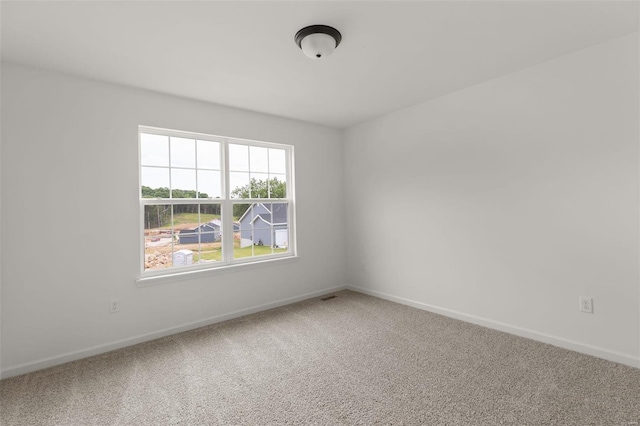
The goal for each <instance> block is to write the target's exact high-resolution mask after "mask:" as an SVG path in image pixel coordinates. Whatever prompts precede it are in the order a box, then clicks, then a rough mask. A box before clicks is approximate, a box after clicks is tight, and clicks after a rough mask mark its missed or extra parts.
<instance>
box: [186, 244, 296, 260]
mask: <svg viewBox="0 0 640 426" xmlns="http://www.w3.org/2000/svg"><path fill="white" fill-rule="evenodd" d="M286 251H287V249H284V248H277V249H274V250H273V253H286ZM267 254H271V247H268V246H253V254H251V246H249V247H245V248H240V247H234V248H233V258H234V259H240V258H243V257H251V256H264V255H267ZM199 260H217V261H220V260H222V249H220V248H215V249H208V250H207V249H204V250H202V251H201V252H200V254H198V252H197V251H194V253H193V261H194V262H197V261H199Z"/></svg>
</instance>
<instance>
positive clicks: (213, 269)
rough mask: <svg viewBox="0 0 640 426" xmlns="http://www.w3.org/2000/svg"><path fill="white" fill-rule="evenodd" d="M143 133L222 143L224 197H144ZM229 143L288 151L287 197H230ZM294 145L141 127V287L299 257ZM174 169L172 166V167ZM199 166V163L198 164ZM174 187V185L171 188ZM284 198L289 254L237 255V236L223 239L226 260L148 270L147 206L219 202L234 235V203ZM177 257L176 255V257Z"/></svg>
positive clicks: (224, 224) (226, 230)
mask: <svg viewBox="0 0 640 426" xmlns="http://www.w3.org/2000/svg"><path fill="white" fill-rule="evenodd" d="M143 133H148V134H154V135H159V136H168V137H179V138H187V139H197V140H206V141H211V142H217V143H219V144H220V146H221V149H220V183H221V192H222V196H221V198H143V197H142V193H141V192H140V188H141V187H142V167H143V166H142V142H141V135H142V134H143ZM229 144H237V145H246V146H257V147H262V148H275V149H282V150H284V151H285V154H286V168H285V172H286V191H287V194H286V195H287V197H286V198H230V195H231V188H230V187H229V186H230V182H229V174H230V171H229ZM294 164H295V159H294V147H293V145H286V144H279V143H272V142H265V141H256V140H251V139H243V138H235V137H229V136H219V135H210V134H203V133H198V132H186V131H183V130H171V129H164V128H158V127H153V126H144V125H139V126H138V198H139V209H140V211H139V215H140V222H139V238H140V250H139V254H140V262H139V271H138V277H137V279H136V284H137V285H138V286H146V285H151V284H155V283H160V282H169V281H179V280H184V279H190V278H198V277H201V276H204V275H208V274H213V273H216V274H218V273H224V272H230V271H238V270H243V269H251V268H254V267H263V266H270V265H273V264H280V263H283V261H285V260H289V261H290V260H295V259H297V257H298V256H297V238H296V231H295V229H296V208H295V176H294ZM168 167H169V168H170V169H171V166H170V165H169V166H168ZM196 167H197V165H196ZM170 189H173V188H170ZM278 201H283V202H286V203H287V204H288V209H287V217H288V233H289V235H288V237H289V241H288V250H287V252H285V253H272V254H268V255H261V256H251V257H246V258H238V259H234V258H233V242H234V239H233V238H223V239H222V260H221V261H218V262H212V263H206V264H193V265H189V266H184V267H173V266H172V267H169V268H166V269H153V270H145V235H144V230H145V227H144V226H145V225H144V210H145V206H146V205H153V204H159V205H174V204H207V203H213V204H216V203H219V204H220V213H221V218H220V219H221V231H222V235H233V234H234V232H233V225H234V222H233V219H232V220H226V218H228V217H231V218H233V205H234V203H238V202H241V203H242V204H253V203H277V202H278ZM172 258H173V256H172Z"/></svg>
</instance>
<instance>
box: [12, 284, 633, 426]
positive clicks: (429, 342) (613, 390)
mask: <svg viewBox="0 0 640 426" xmlns="http://www.w3.org/2000/svg"><path fill="white" fill-rule="evenodd" d="M337 295H338V297H336V298H334V299H332V300H328V301H321V300H320V299H319V298H318V299H311V300H308V301H304V302H300V303H296V304H293V305H289V306H285V307H282V308H278V309H274V310H270V311H266V312H262V313H258V314H254V315H249V316H246V317H243V318H239V319H235V320H232V321H227V322H224V323H220V324H216V325H212V326H209V327H204V328H200V329H197V330H194V331H190V332H186V333H181V334H178V335H174V336H170V337H166V338H163V339H160V340H156V341H153V342H149V343H144V344H141V345H137V346H133V347H130V348H126V349H122V350H118V351H114V352H110V353H107V354H103V355H99V356H95V357H92V358H87V359H83V360H80V361H76V362H72V363H69V364H65V365H61V366H58V367H54V368H50V369H47V370H42V371H37V372H34V373H30V374H26V375H23V376H19V377H15V378H11V379H7V380H3V381H1V382H0V392H1V393H0V397H1V403H0V404H1V405H0V408H1V411H0V424H2V425H3V426H4V425H6V426H8V425H94V424H95V425H140V426H142V425H167V424H182V425H216V424H220V425H237V424H247V425H272V424H322V425H341V424H348V425H352V424H395V425H400V424H425V425H497V424H510V425H516V424H517V425H581V426H582V425H623V426H627V425H636V424H640V370H638V369H634V368H631V367H626V366H623V365H620V364H615V363H612V362H608V361H604V360H601V359H598V358H593V357H589V356H586V355H581V354H579V353H575V352H571V351H567V350H564V349H560V348H556V347H553V346H549V345H545V344H542V343H538V342H535V341H532V340H528V339H524V338H520V337H515V336H512V335H509V334H505V333H501V332H498V331H493V330H490V329H487V328H483V327H479V326H475V325H472V324H467V323H464V322H462V321H457V320H453V319H450V318H447V317H443V316H439V315H435V314H431V313H428V312H424V311H420V310H417V309H413V308H410V307H406V306H403V305H398V304H395V303H392V302H388V301H384V300H381V299H377V298H374V297H370V296H365V295H362V294H359V293H355V292H350V291H344V292H340V293H337Z"/></svg>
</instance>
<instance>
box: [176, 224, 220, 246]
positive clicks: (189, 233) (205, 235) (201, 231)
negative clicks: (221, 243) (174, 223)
mask: <svg viewBox="0 0 640 426" xmlns="http://www.w3.org/2000/svg"><path fill="white" fill-rule="evenodd" d="M198 237H199V239H198ZM219 239H220V227H219V226H217V225H215V224H212V223H205V224H204V225H200V226H199V227H198V228H194V229H181V230H180V233H179V234H178V244H198V242H200V243H213V242H215V241H218V240H219Z"/></svg>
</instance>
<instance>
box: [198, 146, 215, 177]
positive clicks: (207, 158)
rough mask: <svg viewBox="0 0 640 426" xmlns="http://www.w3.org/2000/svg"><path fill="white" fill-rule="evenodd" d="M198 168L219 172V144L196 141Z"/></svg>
mask: <svg viewBox="0 0 640 426" xmlns="http://www.w3.org/2000/svg"><path fill="white" fill-rule="evenodd" d="M198 168H199V169H214V170H220V144H219V143H218V142H211V141H200V140H199V141H198Z"/></svg>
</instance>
